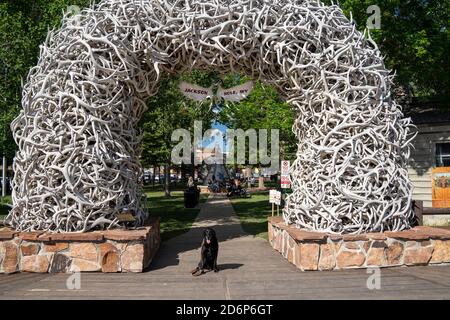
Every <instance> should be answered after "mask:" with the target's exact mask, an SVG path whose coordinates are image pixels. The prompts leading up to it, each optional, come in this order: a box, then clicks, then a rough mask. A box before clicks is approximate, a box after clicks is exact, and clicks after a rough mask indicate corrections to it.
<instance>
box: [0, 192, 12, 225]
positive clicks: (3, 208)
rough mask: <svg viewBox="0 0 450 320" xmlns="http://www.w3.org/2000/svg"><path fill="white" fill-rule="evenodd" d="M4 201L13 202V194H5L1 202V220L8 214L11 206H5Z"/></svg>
mask: <svg viewBox="0 0 450 320" xmlns="http://www.w3.org/2000/svg"><path fill="white" fill-rule="evenodd" d="M4 203H7V204H11V196H5V197H3V199H2V200H1V202H0V220H3V219H5V217H6V215H7V214H8V210H9V207H8V206H5V205H4Z"/></svg>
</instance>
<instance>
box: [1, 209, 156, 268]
mask: <svg viewBox="0 0 450 320" xmlns="http://www.w3.org/2000/svg"><path fill="white" fill-rule="evenodd" d="M160 242H161V239H160V233H159V218H154V219H151V220H150V221H149V222H148V223H147V224H146V226H144V227H141V228H138V229H134V230H123V229H114V230H107V231H93V232H86V233H47V232H17V231H14V230H11V229H9V228H2V229H0V273H13V272H20V271H28V272H40V273H47V272H51V273H53V272H76V271H81V272H84V271H91V272H93V271H101V272H142V271H143V270H144V269H145V268H146V267H147V266H148V265H149V264H150V262H151V261H152V259H153V257H154V255H155V254H156V252H157V251H158V249H159V245H160Z"/></svg>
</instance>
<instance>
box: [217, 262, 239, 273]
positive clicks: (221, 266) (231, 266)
mask: <svg viewBox="0 0 450 320" xmlns="http://www.w3.org/2000/svg"><path fill="white" fill-rule="evenodd" d="M242 266H243V264H242V263H223V264H218V265H217V267H218V268H219V271H222V270H234V269H239V268H240V267H242Z"/></svg>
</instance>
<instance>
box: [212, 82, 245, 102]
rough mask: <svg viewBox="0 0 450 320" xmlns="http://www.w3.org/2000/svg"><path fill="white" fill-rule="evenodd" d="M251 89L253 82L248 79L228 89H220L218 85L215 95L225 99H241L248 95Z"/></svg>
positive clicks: (235, 100)
mask: <svg viewBox="0 0 450 320" xmlns="http://www.w3.org/2000/svg"><path fill="white" fill-rule="evenodd" d="M252 89H253V82H252V81H249V82H246V83H244V84H241V85H239V86H236V87H232V88H229V89H222V88H221V87H219V89H218V90H217V96H218V97H219V98H223V99H224V100H226V101H234V102H237V101H241V100H244V99H245V98H247V97H248V95H249V94H250V92H251V91H252Z"/></svg>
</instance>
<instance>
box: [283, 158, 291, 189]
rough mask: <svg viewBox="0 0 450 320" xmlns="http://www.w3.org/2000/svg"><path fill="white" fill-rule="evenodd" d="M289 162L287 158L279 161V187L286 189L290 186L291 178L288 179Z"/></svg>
mask: <svg viewBox="0 0 450 320" xmlns="http://www.w3.org/2000/svg"><path fill="white" fill-rule="evenodd" d="M290 167H291V162H290V161H288V160H283V161H281V188H282V189H288V188H290V187H291V180H290V179H289V168H290Z"/></svg>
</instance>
